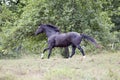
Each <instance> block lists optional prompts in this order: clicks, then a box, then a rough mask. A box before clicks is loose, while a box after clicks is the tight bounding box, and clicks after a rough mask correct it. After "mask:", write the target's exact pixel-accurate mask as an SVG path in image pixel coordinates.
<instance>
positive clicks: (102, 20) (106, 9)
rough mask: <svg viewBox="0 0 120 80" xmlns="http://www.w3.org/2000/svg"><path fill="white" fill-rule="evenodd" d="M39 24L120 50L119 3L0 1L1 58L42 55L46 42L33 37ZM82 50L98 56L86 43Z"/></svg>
mask: <svg viewBox="0 0 120 80" xmlns="http://www.w3.org/2000/svg"><path fill="white" fill-rule="evenodd" d="M40 24H52V25H55V26H58V28H59V29H60V30H61V32H70V31H76V32H79V33H85V34H87V35H90V36H92V37H94V38H95V39H96V41H97V42H98V43H99V44H100V45H101V47H102V50H105V51H119V50H120V0H0V58H6V57H7V58H11V57H12V58H18V56H19V57H20V56H23V55H28V54H29V55H30V54H32V55H33V54H35V55H36V54H39V53H41V52H42V50H43V48H45V47H46V46H47V38H46V36H45V35H44V34H41V35H39V36H35V35H34V32H35V30H36V29H37V28H38V26H39V25H40ZM81 46H82V47H83V48H84V50H85V52H86V53H87V52H88V53H90V52H91V51H92V53H93V54H97V53H98V52H99V51H97V50H95V49H96V48H95V47H94V46H93V45H91V44H90V43H89V42H88V41H86V40H83V42H82V44H81ZM100 51H101V50H100ZM53 53H58V54H61V49H58V48H57V49H55V50H54V51H53Z"/></svg>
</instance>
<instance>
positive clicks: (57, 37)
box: [35, 24, 98, 58]
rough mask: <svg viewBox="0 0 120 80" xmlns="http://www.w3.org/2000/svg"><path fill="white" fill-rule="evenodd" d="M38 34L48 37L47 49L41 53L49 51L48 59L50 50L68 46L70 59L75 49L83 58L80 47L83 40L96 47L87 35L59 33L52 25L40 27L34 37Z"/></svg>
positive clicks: (94, 42)
mask: <svg viewBox="0 0 120 80" xmlns="http://www.w3.org/2000/svg"><path fill="white" fill-rule="evenodd" d="M40 33H46V36H47V37H48V47H47V48H45V49H44V51H43V53H44V52H45V51H46V50H49V53H48V58H50V55H51V51H52V48H54V47H68V46H70V45H71V46H72V54H71V55H70V57H72V56H73V55H74V54H75V50H76V48H78V49H79V50H80V52H81V53H82V55H83V57H85V53H84V51H83V49H82V48H81V46H80V43H81V41H82V39H83V38H85V39H87V40H89V41H91V42H92V43H93V44H94V45H95V46H98V45H97V43H96V41H95V40H94V39H93V38H91V37H90V36H88V35H85V34H79V33H77V32H68V33H60V30H59V29H58V28H57V27H55V26H53V25H48V24H42V25H40V26H39V27H38V29H37V30H36V32H35V35H38V34H40ZM41 58H43V54H42V55H41Z"/></svg>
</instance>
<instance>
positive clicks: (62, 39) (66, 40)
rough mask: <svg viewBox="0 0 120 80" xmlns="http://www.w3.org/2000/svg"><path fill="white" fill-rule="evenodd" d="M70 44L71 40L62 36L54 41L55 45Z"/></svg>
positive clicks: (64, 45)
mask: <svg viewBox="0 0 120 80" xmlns="http://www.w3.org/2000/svg"><path fill="white" fill-rule="evenodd" d="M70 44H71V42H70V41H69V40H68V39H66V38H65V39H64V38H61V39H60V38H57V39H56V41H55V45H56V47H67V46H69V45H70Z"/></svg>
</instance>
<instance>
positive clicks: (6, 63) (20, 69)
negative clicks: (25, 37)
mask: <svg viewBox="0 0 120 80" xmlns="http://www.w3.org/2000/svg"><path fill="white" fill-rule="evenodd" d="M0 80H120V52H114V53H112V52H111V53H108V52H102V53H101V54H96V55H86V58H85V59H82V56H81V55H75V56H74V57H73V58H71V59H64V58H62V57H56V56H55V57H51V58H50V59H40V57H39V56H34V57H31V56H28V57H27V56H26V57H24V58H22V59H12V60H11V59H7V60H4V59H1V60H0Z"/></svg>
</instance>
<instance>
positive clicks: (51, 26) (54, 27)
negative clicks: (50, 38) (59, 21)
mask: <svg viewBox="0 0 120 80" xmlns="http://www.w3.org/2000/svg"><path fill="white" fill-rule="evenodd" d="M46 26H47V27H50V28H52V29H54V30H55V31H57V32H60V30H59V29H58V28H57V27H56V26H53V25H50V24H46Z"/></svg>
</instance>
